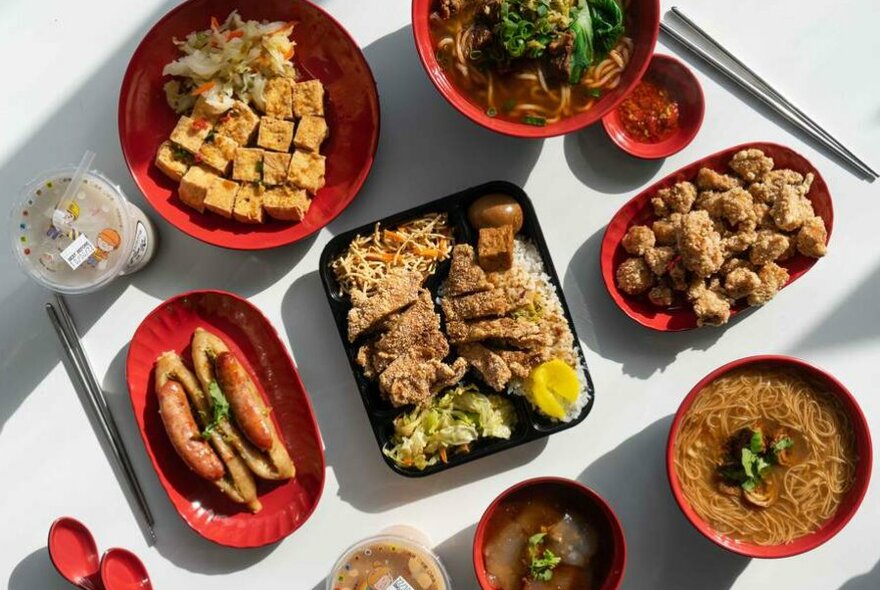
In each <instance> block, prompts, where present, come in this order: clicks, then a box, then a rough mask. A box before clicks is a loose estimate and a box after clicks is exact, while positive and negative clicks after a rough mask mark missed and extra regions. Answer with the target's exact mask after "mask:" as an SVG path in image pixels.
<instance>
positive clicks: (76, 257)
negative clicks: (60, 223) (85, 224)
mask: <svg viewBox="0 0 880 590" xmlns="http://www.w3.org/2000/svg"><path fill="white" fill-rule="evenodd" d="M94 253H95V245H94V244H92V243H91V242H90V241H89V239H88V238H87V237H86V236H85V234H80V235H78V236H77V238H76V239H75V240H74V241H73V242H71V243H70V245H69V246H68V247H67V248H65V249H64V250H62V251H61V258H63V259H64V262H66V263H67V265H68V266H69V267H70V268H71V269H72V270H76V269H77V268H79V267H80V265H81V264H82V263H83V262H85V261H86V260H88V259H89V256H91V255H92V254H94Z"/></svg>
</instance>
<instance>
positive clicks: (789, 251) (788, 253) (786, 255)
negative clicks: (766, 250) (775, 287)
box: [776, 234, 798, 262]
mask: <svg viewBox="0 0 880 590" xmlns="http://www.w3.org/2000/svg"><path fill="white" fill-rule="evenodd" d="M783 235H784V234H783ZM785 237H786V238H788V248H786V249H785V252H783V253H782V254H780V255H779V258H777V259H776V262H783V261H785V260H788V259H790V258H791V257H792V256H794V255H795V254H797V252H798V249H797V234H791V235H787V236H785Z"/></svg>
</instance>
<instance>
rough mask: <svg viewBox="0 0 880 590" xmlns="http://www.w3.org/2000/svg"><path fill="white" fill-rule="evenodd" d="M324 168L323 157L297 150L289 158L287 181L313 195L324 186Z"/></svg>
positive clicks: (324, 159) (324, 160)
mask: <svg viewBox="0 0 880 590" xmlns="http://www.w3.org/2000/svg"><path fill="white" fill-rule="evenodd" d="M325 168H326V158H324V156H322V155H320V154H313V153H311V152H301V151H299V150H297V151H295V152H293V156H292V157H291V158H290V167H289V168H288V169H287V180H288V181H290V182H292V183H293V184H294V185H296V186H298V187H299V188H303V189H305V190H307V191H309V193H311V194H313V195H314V194H315V193H316V192H318V190H319V189H320V188H321V187H323V186H324V172H325Z"/></svg>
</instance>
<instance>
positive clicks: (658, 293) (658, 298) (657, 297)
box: [648, 281, 673, 307]
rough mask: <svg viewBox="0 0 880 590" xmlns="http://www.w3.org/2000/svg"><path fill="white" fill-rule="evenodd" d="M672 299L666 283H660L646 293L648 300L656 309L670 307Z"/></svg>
mask: <svg viewBox="0 0 880 590" xmlns="http://www.w3.org/2000/svg"><path fill="white" fill-rule="evenodd" d="M672 299H673V293H672V289H671V288H670V287H669V285H668V284H667V283H666V281H661V282H660V283H658V284H657V285H656V286H655V287H654V288H652V289H651V290H650V291H648V300H649V301H650V302H651V303H652V304H654V305H656V306H657V307H669V306H671V305H672Z"/></svg>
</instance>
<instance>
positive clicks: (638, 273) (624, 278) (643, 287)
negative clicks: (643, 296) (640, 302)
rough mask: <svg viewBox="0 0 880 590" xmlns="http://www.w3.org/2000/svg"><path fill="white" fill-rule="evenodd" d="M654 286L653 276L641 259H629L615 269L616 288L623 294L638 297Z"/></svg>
mask: <svg viewBox="0 0 880 590" xmlns="http://www.w3.org/2000/svg"><path fill="white" fill-rule="evenodd" d="M653 284H654V274H653V273H652V272H651V269H649V268H648V265H647V264H645V261H644V260H642V259H641V258H629V259H627V260H624V261H623V263H621V265H620V266H619V267H617V286H618V287H620V290H621V291H623V292H624V293H628V294H630V295H638V294H639V293H644V292H645V291H647V290H648V289H650V288H651V285H653Z"/></svg>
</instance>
